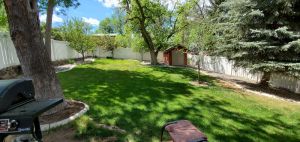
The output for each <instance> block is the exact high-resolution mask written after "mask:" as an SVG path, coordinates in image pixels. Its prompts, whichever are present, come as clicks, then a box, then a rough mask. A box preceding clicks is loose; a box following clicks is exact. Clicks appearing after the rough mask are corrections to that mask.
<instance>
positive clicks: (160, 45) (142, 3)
mask: <svg viewBox="0 0 300 142" xmlns="http://www.w3.org/2000/svg"><path fill="white" fill-rule="evenodd" d="M122 4H123V7H125V9H126V30H125V34H129V35H135V38H138V37H140V38H142V39H143V40H144V42H145V44H146V45H147V46H146V48H147V50H149V51H150V55H151V63H152V64H157V54H158V52H159V51H161V50H163V49H166V48H168V47H170V46H172V45H175V43H174V38H173V37H174V35H175V34H176V33H177V32H180V31H181V30H183V29H184V28H185V27H186V26H187V23H185V20H184V19H186V18H187V15H188V12H189V9H190V7H191V6H192V5H190V4H189V2H183V3H181V2H180V1H179V0H178V1H176V2H174V3H172V4H167V3H166V1H164V0H155V1H152V0H132V1H129V0H124V1H123V3H122ZM127 37H129V38H130V37H132V36H127ZM136 41H139V42H140V40H136ZM132 42H135V41H134V40H132Z"/></svg>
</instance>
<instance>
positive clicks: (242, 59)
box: [215, 0, 300, 85]
mask: <svg viewBox="0 0 300 142" xmlns="http://www.w3.org/2000/svg"><path fill="white" fill-rule="evenodd" d="M299 3H300V2H299V1H297V0H288V1H283V0H273V1H270V0H227V1H225V2H223V3H222V4H221V5H220V6H219V16H218V18H217V19H216V20H217V21H218V22H219V24H218V30H217V32H216V33H215V34H216V35H217V37H218V41H219V42H220V45H222V46H218V47H217V48H215V53H217V54H221V55H225V56H226V57H228V58H229V59H232V60H235V63H236V65H237V66H242V67H247V68H250V69H252V70H253V71H262V72H263V73H264V76H263V78H262V82H261V83H262V85H268V81H269V79H270V74H271V73H274V72H279V73H289V74H291V75H294V76H297V75H298V71H299V69H300V63H299V61H300V36H299V35H298V32H299V19H300V11H299Z"/></svg>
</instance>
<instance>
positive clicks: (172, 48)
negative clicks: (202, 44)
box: [164, 44, 187, 53]
mask: <svg viewBox="0 0 300 142" xmlns="http://www.w3.org/2000/svg"><path fill="white" fill-rule="evenodd" d="M174 49H187V48H186V47H184V46H182V45H180V44H178V45H175V46H173V47H170V48H168V49H166V50H165V51H164V53H166V52H170V51H172V50H174Z"/></svg>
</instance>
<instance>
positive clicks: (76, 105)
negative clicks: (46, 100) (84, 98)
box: [40, 101, 85, 125]
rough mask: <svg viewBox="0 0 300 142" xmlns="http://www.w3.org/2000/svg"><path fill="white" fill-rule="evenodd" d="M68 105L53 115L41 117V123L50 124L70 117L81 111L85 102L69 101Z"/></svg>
mask: <svg viewBox="0 0 300 142" xmlns="http://www.w3.org/2000/svg"><path fill="white" fill-rule="evenodd" d="M67 104H68V105H67V107H66V108H65V109H64V110H62V111H60V112H57V113H54V114H51V115H44V116H41V117H40V123H41V124H42V125H43V124H50V123H54V122H58V121H61V120H64V119H67V118H69V117H70V116H73V115H75V114H76V113H78V112H80V111H81V110H83V109H84V107H85V106H84V104H83V103H80V102H75V101H67Z"/></svg>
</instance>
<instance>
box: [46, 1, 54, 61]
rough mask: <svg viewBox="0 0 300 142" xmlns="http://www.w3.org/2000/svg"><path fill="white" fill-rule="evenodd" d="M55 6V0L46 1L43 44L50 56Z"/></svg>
mask: <svg viewBox="0 0 300 142" xmlns="http://www.w3.org/2000/svg"><path fill="white" fill-rule="evenodd" d="M54 7H55V0H49V1H48V7H47V20H46V31H45V46H46V49H47V52H48V54H49V56H50V58H51V31H52V16H53V11H54Z"/></svg>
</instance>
